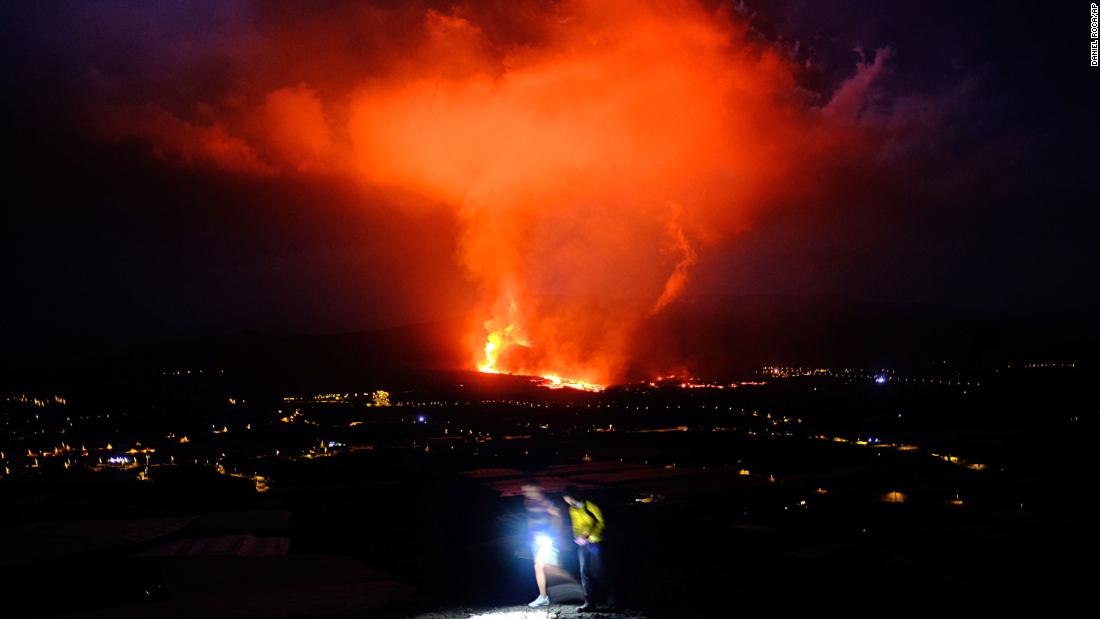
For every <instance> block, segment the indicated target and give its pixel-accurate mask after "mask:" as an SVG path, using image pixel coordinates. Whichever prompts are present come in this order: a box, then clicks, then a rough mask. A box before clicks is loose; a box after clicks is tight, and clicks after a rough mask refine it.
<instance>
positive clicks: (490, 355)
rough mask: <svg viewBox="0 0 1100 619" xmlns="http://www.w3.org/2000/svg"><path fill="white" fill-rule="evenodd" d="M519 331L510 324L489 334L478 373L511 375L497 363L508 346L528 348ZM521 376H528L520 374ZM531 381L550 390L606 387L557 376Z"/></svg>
mask: <svg viewBox="0 0 1100 619" xmlns="http://www.w3.org/2000/svg"><path fill="white" fill-rule="evenodd" d="M518 333H519V329H517V328H516V326H515V325H514V324H509V325H507V326H506V327H504V328H503V329H498V330H496V331H493V332H491V333H489V335H488V337H486V338H485V356H484V358H482V360H481V361H480V362H479V363H478V364H477V371H478V372H483V373H485V374H509V375H511V374H512V372H508V371H505V370H502V369H500V368H498V367H497V362H498V361H499V359H500V353H501V352H503V350H504V349H505V348H507V347H508V346H528V344H527V341H526V339H524V338H523V337H520V336H518V335H517V334H518ZM520 376H526V375H525V374H520ZM531 380H532V381H533V382H534V383H535V384H537V385H540V386H542V387H546V388H548V389H565V388H568V389H577V390H580V391H603V390H604V388H605V387H604V385H599V384H596V383H590V382H586V381H583V380H577V379H575V378H564V377H562V376H559V375H557V374H542V375H541V376H531Z"/></svg>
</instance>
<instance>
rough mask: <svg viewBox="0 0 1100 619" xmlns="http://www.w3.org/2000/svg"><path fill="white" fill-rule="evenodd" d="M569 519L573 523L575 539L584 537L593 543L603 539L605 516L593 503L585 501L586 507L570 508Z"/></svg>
mask: <svg viewBox="0 0 1100 619" xmlns="http://www.w3.org/2000/svg"><path fill="white" fill-rule="evenodd" d="M569 519H570V520H572V521H573V537H583V538H584V539H586V540H588V541H589V542H591V543H597V542H599V541H600V540H602V539H603V538H602V535H603V527H604V524H605V523H604V519H603V514H602V513H601V512H600V508H599V507H596V504H595V503H593V502H592V501H585V502H584V507H572V506H570V507H569Z"/></svg>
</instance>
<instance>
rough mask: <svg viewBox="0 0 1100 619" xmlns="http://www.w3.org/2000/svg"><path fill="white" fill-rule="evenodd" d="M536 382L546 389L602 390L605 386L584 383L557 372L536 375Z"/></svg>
mask: <svg viewBox="0 0 1100 619" xmlns="http://www.w3.org/2000/svg"><path fill="white" fill-rule="evenodd" d="M536 382H537V383H538V384H540V385H542V386H543V387H546V388H548V389H564V388H569V389H578V390H580V391H603V390H604V389H605V387H604V386H603V385H597V384H596V383H586V382H584V381H583V380H576V379H573V378H562V377H561V376H558V375H557V374H543V375H542V376H540V377H538V379H537V380H536Z"/></svg>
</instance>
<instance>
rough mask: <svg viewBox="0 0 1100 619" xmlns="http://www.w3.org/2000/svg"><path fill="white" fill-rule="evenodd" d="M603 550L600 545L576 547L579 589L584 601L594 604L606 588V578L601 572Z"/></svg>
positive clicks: (602, 571) (590, 544)
mask: <svg viewBox="0 0 1100 619" xmlns="http://www.w3.org/2000/svg"><path fill="white" fill-rule="evenodd" d="M602 551H603V549H602V548H600V544H592V543H588V544H585V545H583V546H577V559H578V561H579V562H580V568H581V587H582V588H583V589H584V601H585V602H586V603H588V604H595V603H596V601H597V600H598V599H599V598H598V597H597V595H602V594H603V593H604V587H606V586H607V576H606V574H605V573H604V570H603V557H602V556H601V553H602Z"/></svg>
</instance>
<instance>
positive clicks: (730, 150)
mask: <svg viewBox="0 0 1100 619" xmlns="http://www.w3.org/2000/svg"><path fill="white" fill-rule="evenodd" d="M499 6H500V7H505V8H498V9H497V10H498V11H499V12H504V11H508V10H509V9H508V8H507V7H510V6H512V5H510V4H509V3H503V4H501V5H499ZM517 6H518V5H517ZM522 6H523V7H526V8H525V10H526V11H527V13H526V14H528V17H527V18H525V19H526V20H527V22H529V23H524V24H522V25H523V26H524V27H526V28H527V29H528V30H529V31H530V33H531V36H530V37H528V38H529V39H530V40H527V39H524V40H523V41H519V42H510V43H502V42H501V41H500V40H499V37H492V36H489V35H488V34H486V30H488V29H490V28H491V27H492V24H491V22H492V20H491V19H490V18H491V17H492V11H490V12H489V13H486V12H485V11H483V10H481V9H478V10H477V11H475V10H474V9H472V8H470V9H463V8H457V9H454V10H452V11H451V12H450V13H443V12H439V11H436V10H425V11H423V12H422V13H421V17H420V18H419V20H418V25H417V27H418V28H420V29H421V31H420V32H419V36H418V37H416V38H415V43H414V44H412V45H410V46H408V47H404V48H400V49H397V50H393V51H392V52H391V55H390V56H388V59H389V63H388V65H386V66H385V67H383V68H381V69H377V68H376V69H374V70H372V71H365V72H364V74H363V75H362V76H349V77H347V78H346V79H344V80H342V81H341V83H345V84H348V85H347V86H345V87H342V88H337V89H333V88H331V87H330V88H328V89H327V90H324V91H323V93H324V94H322V90H320V89H318V87H315V86H314V85H312V84H311V82H310V81H309V80H308V79H306V80H302V79H300V78H299V79H295V81H293V82H290V83H284V84H283V85H280V86H279V87H277V88H274V89H271V90H269V91H267V92H266V93H261V94H255V93H245V95H242V96H243V100H244V101H248V100H252V101H256V102H257V103H255V104H252V105H250V104H248V103H247V102H246V103H241V102H239V101H237V100H233V101H231V102H229V103H221V104H219V105H206V106H202V107H201V108H200V109H201V112H200V113H198V114H197V116H198V117H199V120H196V121H192V122H186V121H182V120H180V119H179V118H178V117H176V116H173V115H171V114H167V113H164V112H162V111H158V110H148V109H145V110H143V111H142V112H141V113H140V114H133V113H132V112H133V110H129V112H131V113H128V114H125V115H122V117H119V116H115V117H114V119H113V122H111V123H109V125H110V128H109V129H108V131H109V132H111V133H113V134H114V135H116V136H121V137H127V136H130V137H133V136H138V137H146V138H148V139H150V140H151V141H152V142H153V144H154V149H155V151H156V152H158V153H159V154H160V155H161V156H163V157H165V158H166V159H172V160H178V161H181V162H183V163H195V162H201V163H206V164H213V165H215V166H217V167H220V168H223V169H226V170H229V171H232V172H237V173H243V174H260V175H266V174H303V173H304V174H331V175H334V176H340V177H349V178H354V179H356V180H357V181H358V182H362V183H365V184H366V185H369V186H372V187H381V188H383V189H385V190H387V191H391V190H392V191H393V192H395V193H401V194H402V195H405V194H416V195H420V196H422V197H424V198H427V199H429V200H432V201H436V202H441V203H443V204H446V205H448V207H449V209H450V211H451V212H452V213H453V216H454V218H455V220H456V221H457V230H458V234H459V238H458V240H457V247H458V256H457V259H458V260H459V261H460V263H461V265H462V266H463V267H464V269H465V270H466V272H467V273H468V275H469V278H470V283H471V285H473V286H475V287H476V290H477V296H478V298H479V299H480V301H479V307H477V308H475V314H476V315H477V316H478V317H477V319H476V320H475V321H473V322H472V324H470V325H469V329H468V333H467V336H466V340H467V345H468V350H469V351H470V357H469V359H470V360H469V364H470V367H471V368H477V369H479V370H481V371H484V372H500V373H515V374H524V375H530V376H536V377H543V379H544V380H545V381H546V384H547V385H548V386H566V387H578V388H595V387H598V386H599V385H606V384H610V383H612V382H615V381H616V380H619V379H621V378H622V377H623V373H624V372H625V369H626V367H627V365H628V364H629V363H630V362H631V348H632V343H633V342H635V341H636V339H637V338H638V337H639V336H640V332H641V331H642V330H643V329H644V326H645V321H646V319H647V318H648V317H650V316H651V315H653V314H655V313H659V312H661V311H662V310H664V308H666V307H667V306H668V305H669V304H671V303H674V302H675V301H676V299H677V298H678V297H679V296H680V295H682V294H683V292H684V291H685V290H687V289H688V288H689V287H690V285H691V273H692V268H693V267H694V266H695V265H696V264H697V263H698V262H700V261H702V260H705V259H706V257H707V252H708V248H711V247H713V246H714V245H715V244H717V243H720V242H722V241H724V240H727V239H730V238H731V237H733V236H735V234H736V233H737V232H738V231H740V230H744V229H745V228H746V227H747V226H748V225H749V223H750V221H751V219H752V217H753V215H754V214H756V213H758V212H760V211H762V210H766V209H776V208H797V205H798V204H799V203H800V202H804V201H809V200H812V199H814V196H815V195H816V194H817V192H818V191H819V187H818V185H820V184H821V183H822V182H823V181H822V177H823V176H824V173H823V172H822V170H823V169H824V168H826V167H827V162H828V161H830V160H831V159H833V158H835V157H836V156H837V153H838V151H841V150H844V151H851V150H852V149H853V148H854V149H858V148H859V147H860V146H859V145H860V144H861V136H860V130H859V129H858V128H857V126H856V124H855V123H854V122H852V121H853V116H854V115H856V114H857V113H858V105H856V104H849V103H848V102H845V103H844V104H843V105H839V104H838V105H836V106H833V107H831V108H829V109H828V113H823V111H822V109H821V108H818V107H813V106H812V105H811V104H810V102H809V101H808V96H807V95H806V94H805V93H804V92H803V91H801V90H800V89H799V88H798V87H797V84H796V79H795V77H796V73H797V70H798V69H797V66H796V65H794V64H793V63H792V62H791V61H789V60H788V59H787V58H786V57H785V56H783V55H782V54H780V53H779V52H778V51H777V50H776V49H774V48H772V47H771V46H769V45H768V44H766V43H764V42H762V41H760V40H758V38H754V37H753V36H752V35H750V33H749V31H748V26H747V24H745V23H742V22H740V21H738V18H736V16H734V15H731V14H729V13H727V12H724V11H717V12H711V11H709V10H707V9H705V8H703V7H701V6H700V5H699V4H697V3H696V2H692V1H690V0H680V1H677V0H669V1H664V2H639V1H634V0H631V1H627V0H598V1H597V0H578V1H573V2H565V3H563V4H561V5H554V6H550V5H531V4H523V5H522ZM532 6H539V7H541V8H537V9H531V7H532ZM548 7H549V8H548ZM482 8H483V7H482ZM513 8H514V9H515V11H517V12H518V11H519V9H518V8H515V7H513ZM478 11H481V12H478ZM516 14H517V13H512V14H510V15H509V17H510V18H512V19H516V18H515V15H516ZM386 19H387V18H386V16H385V14H382V15H381V17H377V19H375V20H374V22H373V23H374V25H373V26H368V25H363V26H362V27H364V28H383V29H384V26H385V22H386ZM332 64H333V66H344V67H347V66H349V63H348V62H337V60H336V59H333V60H332ZM880 67H881V64H880V63H879V62H878V61H877V60H876V63H875V65H874V68H875V69H876V70H877V69H879V68H880ZM287 73H288V74H295V75H299V76H300V72H298V73H295V72H293V71H290V70H289V69H288V70H287ZM873 78H874V75H873V74H872V75H870V76H868V77H866V79H864V80H863V82H861V83H859V84H855V85H853V86H851V87H850V88H848V90H847V91H845V96H846V97H848V98H850V99H858V97H859V96H860V94H861V92H862V91H859V92H856V90H857V87H858V88H863V89H865V87H866V83H865V82H867V81H868V80H871V79H873ZM324 79H325V80H326V81H327V82H331V81H332V80H331V79H328V77H327V76H325V77H324ZM318 80H319V81H321V80H322V76H318ZM853 105H854V107H853ZM410 259H415V257H410Z"/></svg>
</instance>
